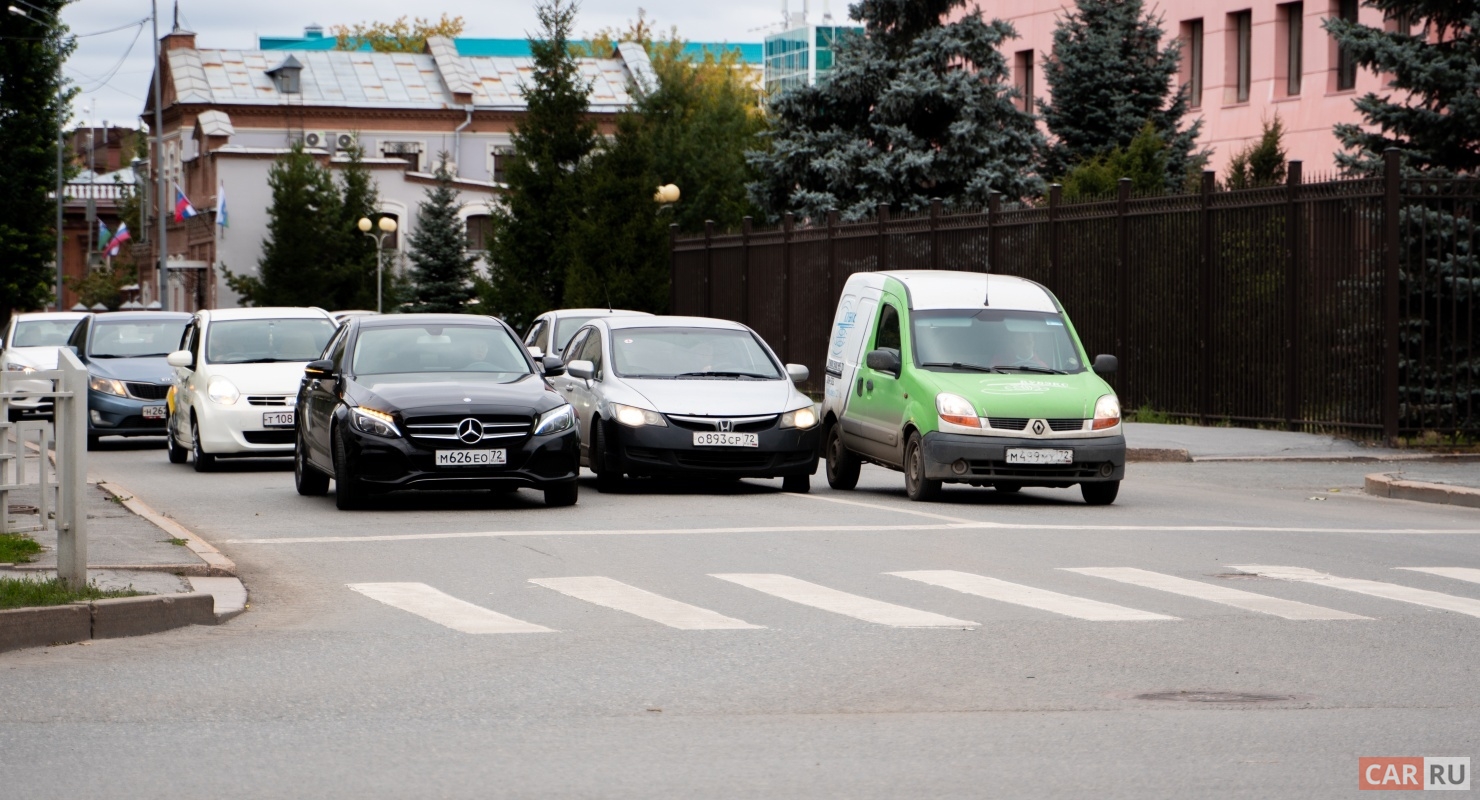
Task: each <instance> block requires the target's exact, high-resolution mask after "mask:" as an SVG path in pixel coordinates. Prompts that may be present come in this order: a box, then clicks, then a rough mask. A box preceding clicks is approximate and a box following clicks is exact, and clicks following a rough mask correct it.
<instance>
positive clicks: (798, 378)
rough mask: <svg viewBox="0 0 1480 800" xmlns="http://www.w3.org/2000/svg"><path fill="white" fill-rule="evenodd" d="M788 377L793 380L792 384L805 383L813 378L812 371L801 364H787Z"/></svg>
mask: <svg viewBox="0 0 1480 800" xmlns="http://www.w3.org/2000/svg"><path fill="white" fill-rule="evenodd" d="M786 376H787V377H788V378H791V382H792V383H804V382H806V380H807V379H808V378H810V377H812V371H811V370H809V369H807V368H806V367H805V366H803V365H801V364H787V365H786Z"/></svg>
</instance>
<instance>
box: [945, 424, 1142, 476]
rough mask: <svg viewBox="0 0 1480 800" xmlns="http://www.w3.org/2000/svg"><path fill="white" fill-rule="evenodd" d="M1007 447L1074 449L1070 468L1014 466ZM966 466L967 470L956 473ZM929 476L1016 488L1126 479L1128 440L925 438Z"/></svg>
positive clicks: (1068, 465) (1116, 436)
mask: <svg viewBox="0 0 1480 800" xmlns="http://www.w3.org/2000/svg"><path fill="white" fill-rule="evenodd" d="M1008 448H1027V449H1052V450H1072V451H1073V453H1074V461H1073V463H1071V464H1009V463H1007V452H1006V451H1007V449H1008ZM958 461H964V462H966V471H965V472H964V473H961V472H957V471H956V470H955V469H953V465H956V462H958ZM925 477H927V478H930V479H932V480H944V481H950V482H952V483H980V484H996V483H1005V484H1012V485H1015V486H1049V487H1060V488H1062V487H1067V486H1073V485H1074V484H1076V483H1102V482H1106V481H1118V480H1120V479H1122V478H1124V477H1125V437H1124V436H1122V435H1115V436H1095V437H1086V438H1082V439H1023V438H1016V437H1007V436H973V435H969V434H961V433H940V432H939V431H935V432H931V433H927V434H925Z"/></svg>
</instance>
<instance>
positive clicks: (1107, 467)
mask: <svg viewBox="0 0 1480 800" xmlns="http://www.w3.org/2000/svg"><path fill="white" fill-rule="evenodd" d="M1114 474H1115V465H1114V464H1111V463H1110V462H1109V461H1106V462H1105V463H1103V464H1101V465H1100V477H1101V478H1108V477H1110V476H1111V475H1114Z"/></svg>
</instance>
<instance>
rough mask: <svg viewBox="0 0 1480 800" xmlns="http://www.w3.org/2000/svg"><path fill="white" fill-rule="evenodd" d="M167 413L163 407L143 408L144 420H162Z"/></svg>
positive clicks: (166, 409)
mask: <svg viewBox="0 0 1480 800" xmlns="http://www.w3.org/2000/svg"><path fill="white" fill-rule="evenodd" d="M168 413H169V409H168V408H166V407H164V406H144V419H164V418H165V416H166V415H167V414H168Z"/></svg>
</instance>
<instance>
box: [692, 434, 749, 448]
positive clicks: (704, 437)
mask: <svg viewBox="0 0 1480 800" xmlns="http://www.w3.org/2000/svg"><path fill="white" fill-rule="evenodd" d="M694 446H695V447H760V446H761V437H760V434H756V433H727V432H723V431H695V432H694Z"/></svg>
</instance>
